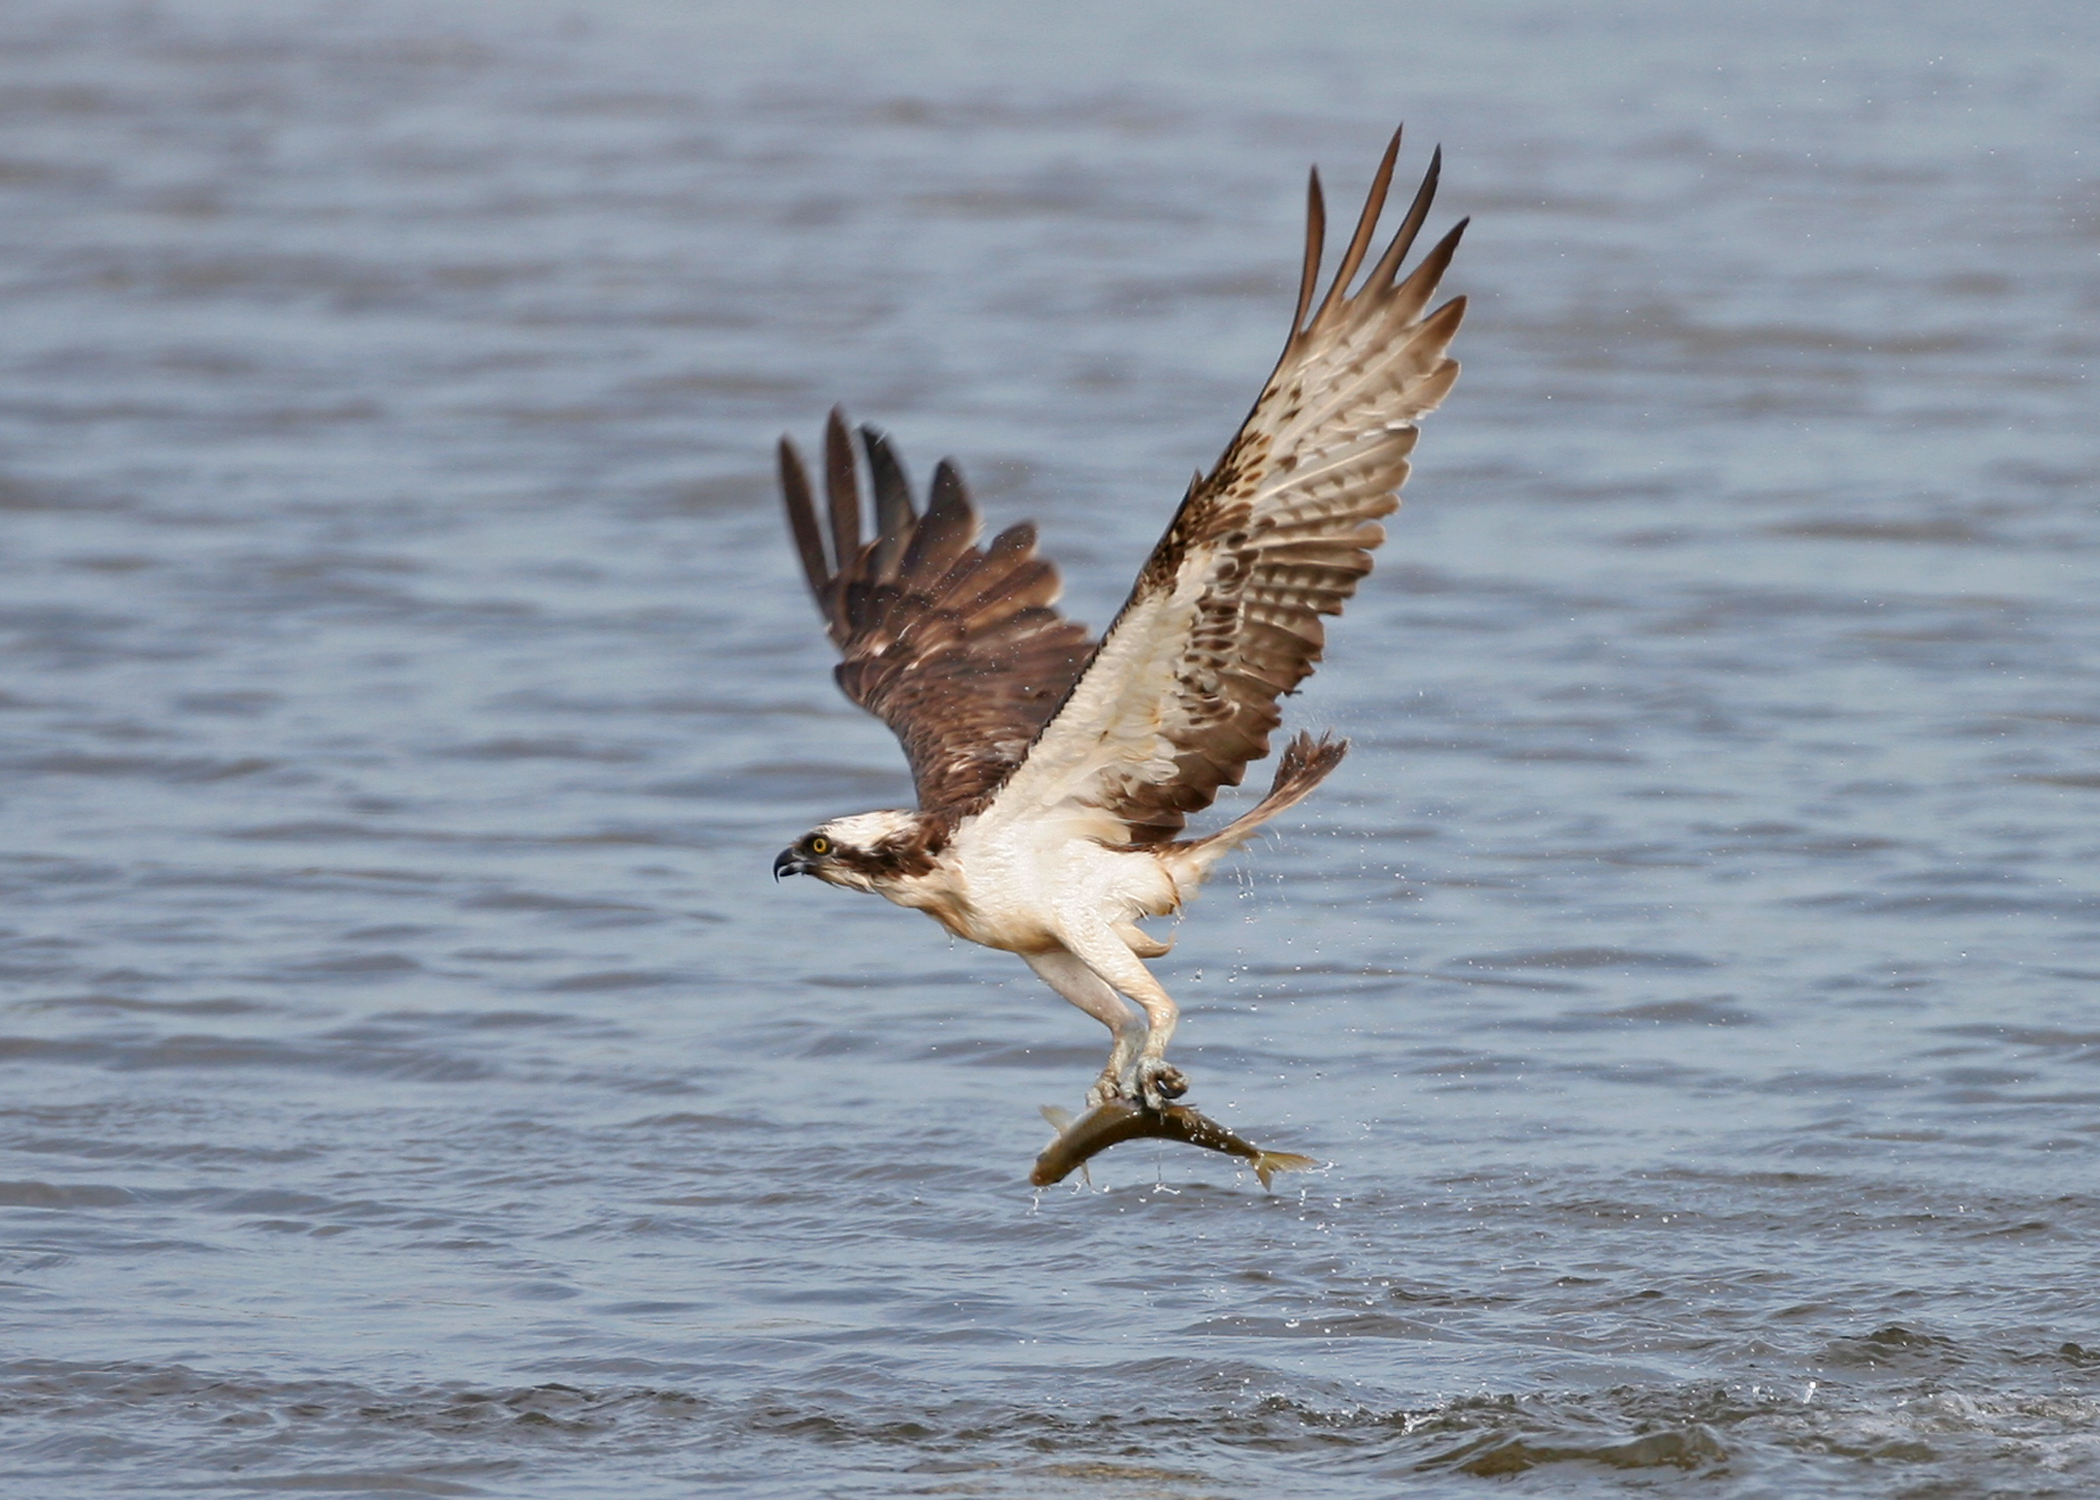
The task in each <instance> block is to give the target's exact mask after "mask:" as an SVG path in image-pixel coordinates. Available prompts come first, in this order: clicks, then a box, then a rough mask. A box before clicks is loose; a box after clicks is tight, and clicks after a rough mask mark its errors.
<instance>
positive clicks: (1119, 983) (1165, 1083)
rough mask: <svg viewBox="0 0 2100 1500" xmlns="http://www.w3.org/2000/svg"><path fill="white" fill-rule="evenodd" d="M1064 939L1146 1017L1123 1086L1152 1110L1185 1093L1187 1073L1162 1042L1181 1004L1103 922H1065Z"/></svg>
mask: <svg viewBox="0 0 2100 1500" xmlns="http://www.w3.org/2000/svg"><path fill="white" fill-rule="evenodd" d="M1065 945H1066V946H1067V947H1068V948H1070V949H1071V950H1072V953H1073V954H1075V955H1076V956H1077V957H1078V958H1079V959H1080V961H1081V962H1083V963H1084V964H1085V965H1086V967H1087V968H1089V969H1091V970H1092V971H1093V972H1094V974H1095V975H1096V976H1097V977H1098V978H1100V979H1101V980H1104V981H1106V983H1107V984H1108V985H1111V986H1113V987H1114V988H1115V989H1116V990H1117V991H1118V992H1120V993H1121V994H1123V995H1126V996H1128V997H1129V998H1130V999H1131V1000H1134V1001H1136V1002H1137V1004H1138V1005H1139V1007H1140V1008H1142V1009H1143V1010H1144V1012H1145V1019H1146V1021H1147V1022H1149V1023H1150V1024H1149V1025H1148V1027H1147V1029H1146V1031H1145V1039H1144V1045H1143V1046H1141V1047H1140V1048H1139V1049H1138V1051H1137V1060H1136V1066H1135V1067H1134V1068H1133V1069H1132V1070H1131V1073H1130V1074H1128V1075H1126V1082H1125V1084H1124V1089H1125V1092H1126V1093H1129V1094H1135V1095H1136V1096H1137V1097H1138V1098H1139V1099H1141V1100H1142V1101H1143V1102H1144V1105H1145V1107H1146V1108H1147V1109H1152V1110H1160V1109H1164V1108H1166V1106H1167V1102H1168V1101H1169V1100H1172V1099H1179V1098H1180V1097H1181V1096H1182V1095H1183V1094H1186V1093H1187V1092H1188V1091H1189V1081H1188V1077H1187V1075H1186V1074H1184V1073H1183V1072H1182V1071H1181V1069H1179V1068H1177V1067H1175V1066H1174V1065H1173V1064H1172V1063H1170V1062H1168V1061H1167V1043H1168V1042H1170V1041H1172V1040H1173V1039H1174V1027H1175V1024H1176V1023H1177V1022H1178V1021H1180V1019H1181V1007H1179V1006H1177V1005H1176V1004H1175V1003H1174V1000H1173V997H1172V996H1170V995H1169V994H1168V993H1167V992H1166V990H1164V989H1163V988H1161V986H1160V982H1159V981H1158V980H1157V979H1154V978H1153V977H1152V971H1151V970H1150V969H1148V968H1146V967H1145V965H1144V964H1143V963H1142V962H1141V961H1140V960H1139V958H1138V956H1137V955H1136V954H1135V953H1132V952H1131V951H1130V948H1129V945H1128V944H1126V943H1125V942H1124V941H1123V940H1122V939H1121V938H1119V937H1118V936H1116V934H1115V931H1114V930H1113V929H1112V928H1110V927H1108V926H1107V925H1106V924H1104V923H1090V924H1085V925H1076V926H1074V927H1070V928H1068V929H1067V930H1066V932H1065ZM1030 961H1031V962H1033V960H1030ZM1038 972H1040V971H1038Z"/></svg>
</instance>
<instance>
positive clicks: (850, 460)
mask: <svg viewBox="0 0 2100 1500" xmlns="http://www.w3.org/2000/svg"><path fill="white" fill-rule="evenodd" d="M860 437H861V446H862V449H863V451H864V453H865V455H866V459H867V466H868V476H869V479H870V481H871V483H872V488H873V489H874V493H875V532H874V536H873V537H872V539H870V540H868V541H866V542H863V541H862V539H861V522H862V514H861V498H860V474H859V465H858V463H857V462H856V459H855V455H854V451H853V447H854V445H853V441H852V438H851V437H850V436H849V434H848V432H847V429H846V421H845V417H844V414H843V413H841V412H839V411H836V410H834V411H833V412H832V414H831V420H830V422H829V423H828V424H827V426H826V428H825V432H824V487H825V500H826V507H825V511H824V516H823V521H822V523H820V520H819V515H818V511H817V507H816V503H815V499H814V497H813V495H812V493H811V490H810V484H809V476H808V473H807V471H806V470H805V469H804V468H803V465H802V457H801V454H800V453H798V452H797V451H796V449H795V445H794V444H793V443H792V442H790V441H789V440H788V439H786V438H782V439H781V441H780V486H781V491H782V493H783V495H784V497H785V499H786V501H787V514H788V529H789V530H790V532H791V533H792V534H793V536H794V539H795V550H796V551H797V553H799V554H800V556H801V559H802V569H803V572H804V573H805V574H806V575H807V576H808V578H809V586H810V591H811V592H812V593H814V594H815V595H816V599H817V608H818V610H819V612H820V613H821V614H822V615H823V617H824V624H825V628H826V630H828V631H829V632H830V635H831V639H832V641H833V643H834V644H835V645H837V647H838V648H839V652H840V654H841V655H842V656H844V658H845V660H843V661H842V662H840V663H839V665H838V669H837V676H838V684H839V687H840V688H841V689H843V690H844V692H845V694H846V696H847V697H848V698H851V699H852V700H853V701H854V702H855V703H857V704H859V705H860V706H861V707H862V708H865V709H866V710H867V711H868V712H869V713H872V714H874V715H875V716H876V717H877V718H879V719H881V720H882V721H883V722H884V723H885V724H887V725H889V727H890V729H891V731H892V732H893V733H895V734H896V736H897V738H898V740H899V741H901V742H902V743H903V746H904V754H905V758H906V760H908V761H909V762H910V764H911V772H912V781H913V783H914V785H915V786H916V788H917V791H918V798H919V806H920V807H921V809H923V810H925V811H928V812H936V811H953V810H956V809H958V808H960V807H962V806H964V805H966V804H968V803H970V802H972V801H974V800H975V799H977V798H978V797H980V796H982V795H983V794H984V793H985V792H987V791H988V790H990V789H991V788H992V787H994V786H996V785H997V784H998V783H999V782H1000V781H1001V780H1002V779H1003V778H1004V777H1005V776H1006V774H1007V773H1008V772H1009V771H1010V770H1011V769H1012V768H1013V766H1014V764H1015V763H1016V762H1018V761H1019V760H1020V758H1021V757H1022V755H1023V754H1025V753H1026V751H1027V748H1028V745H1029V743H1030V741H1032V740H1033V739H1034V738H1035V736H1036V733H1037V731H1039V730H1040V729H1041V728H1042V726H1043V723H1044V721H1045V720H1046V719H1048V718H1049V716H1050V714H1051V712H1052V710H1053V709H1055V707H1056V706H1057V704H1058V703H1059V702H1060V701H1061V700H1062V699H1063V698H1064V697H1065V695H1066V693H1067V692H1068V691H1069V690H1070V688H1071V686H1072V683H1073V680H1074V679H1075V678H1077V677H1078V675H1079V669H1080V667H1081V666H1082V665H1083V664H1084V663H1085V661H1086V659H1087V657H1088V655H1089V653H1090V652H1091V651H1092V649H1093V642H1092V640H1091V639H1090V638H1089V637H1088V635H1087V631H1086V627H1084V626H1083V625H1079V624H1076V623H1074V622H1073V621H1070V620H1067V619H1065V618H1064V616H1063V615H1061V614H1059V613H1058V611H1057V610H1056V609H1055V608H1053V607H1052V605H1053V604H1054V602H1055V600H1056V599H1057V596H1058V593H1059V591H1060V588H1061V585H1060V582H1059V580H1058V576H1057V569H1056V567H1055V566H1054V565H1052V564H1051V563H1050V561H1049V560H1048V559H1046V558H1042V557H1038V556H1037V555H1036V551H1035V528H1034V527H1033V526H1031V525H1029V524H1027V523H1025V522H1024V523H1022V524H1021V525H1018V526H1010V527H1008V528H1007V529H1006V530H1005V531H1002V532H1000V533H999V535H998V536H996V537H994V538H993V539H992V544H991V546H990V547H988V548H983V549H980V548H978V547H977V546H976V545H975V543H976V540H977V535H978V532H979V530H980V523H979V521H978V518H977V512H976V510H975V508H974V507H972V505H971V504H970V497H969V494H968V492H967V491H966V490H965V489H964V488H963V482H962V476H961V475H960V474H958V473H957V472H956V470H955V468H954V466H953V465H951V464H949V463H947V462H945V461H943V462H942V463H941V465H940V466H939V467H938V468H937V469H935V471H934V476H933V486H932V492H931V496H930V499H929V503H928V505H927V507H926V511H925V513H924V514H923V515H920V514H916V513H915V512H914V510H913V508H912V501H911V491H910V487H909V485H908V483H907V481H906V479H905V476H904V469H903V466H902V465H901V464H900V463H899V462H898V461H897V457H896V454H895V453H894V452H893V451H892V450H891V448H890V445H889V442H888V440H887V439H886V438H884V436H883V435H882V434H881V433H880V432H878V431H876V430H875V429H874V428H872V427H863V428H861V430H860ZM827 542H828V544H829V545H828V549H827Z"/></svg>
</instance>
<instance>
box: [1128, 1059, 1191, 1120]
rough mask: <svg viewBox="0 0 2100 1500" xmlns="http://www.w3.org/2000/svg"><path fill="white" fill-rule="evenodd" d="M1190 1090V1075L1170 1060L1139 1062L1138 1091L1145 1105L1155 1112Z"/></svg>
mask: <svg viewBox="0 0 2100 1500" xmlns="http://www.w3.org/2000/svg"><path fill="white" fill-rule="evenodd" d="M1188 1091H1189V1080H1188V1075H1187V1074H1186V1073H1183V1072H1182V1071H1181V1069H1179V1068H1177V1067H1175V1066H1174V1065H1173V1064H1172V1063H1169V1062H1153V1063H1140V1064H1138V1092H1139V1093H1140V1094H1141V1095H1142V1096H1143V1097H1144V1101H1145V1107H1146V1108H1147V1109H1149V1110H1153V1111H1155V1112H1157V1111H1159V1110H1163V1109H1165V1108H1166V1107H1167V1104H1168V1102H1169V1101H1171V1100H1174V1099H1179V1098H1180V1097H1181V1096H1182V1095H1183V1094H1186V1093H1187V1092H1188Z"/></svg>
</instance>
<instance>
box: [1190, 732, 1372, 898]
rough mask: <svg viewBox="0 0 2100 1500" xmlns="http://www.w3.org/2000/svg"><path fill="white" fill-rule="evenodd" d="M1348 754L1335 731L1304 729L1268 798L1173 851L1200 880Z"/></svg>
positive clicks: (1287, 750) (1289, 749)
mask: <svg viewBox="0 0 2100 1500" xmlns="http://www.w3.org/2000/svg"><path fill="white" fill-rule="evenodd" d="M1348 753H1349V742H1348V741H1347V740H1340V739H1336V738H1335V737H1334V736H1333V735H1331V734H1323V735H1320V736H1319V737H1318V738H1317V739H1316V738H1314V737H1313V736H1312V735H1310V734H1306V733H1304V732H1303V731H1301V732H1299V733H1298V734H1295V735H1293V736H1292V737H1291V742H1290V743H1289V744H1288V745H1286V746H1284V747H1283V755H1282V756H1281V757H1280V758H1279V759H1278V760H1277V762H1276V779H1275V780H1274V781H1272V782H1270V783H1269V794H1268V795H1267V796H1266V797H1264V798H1262V799H1261V801H1259V802H1257V803H1255V804H1254V806H1252V807H1251V808H1249V809H1248V810H1247V811H1246V812H1244V813H1242V814H1240V816H1239V817H1237V818H1234V819H1233V820H1232V821H1231V822H1230V823H1227V824H1226V825H1225V826H1224V827H1223V828H1220V829H1219V830H1218V831H1217V832H1216V833H1213V834H1211V835H1209V836H1208V837H1207V838H1200V839H1191V840H1189V841H1188V842H1186V843H1180V844H1175V845H1172V846H1171V847H1172V850H1173V852H1174V853H1175V854H1177V855H1179V856H1181V859H1182V861H1183V862H1185V863H1186V864H1187V865H1189V866H1192V867H1193V868H1191V869H1190V871H1189V873H1190V874H1193V875H1194V876H1195V878H1196V879H1197V880H1199V881H1200V880H1201V879H1202V878H1203V877H1204V876H1206V875H1208V874H1209V873H1210V868H1211V866H1212V865H1214V864H1216V863H1217V862H1218V861H1219V860H1221V859H1223V858H1224V857H1225V856H1226V855H1228V854H1230V853H1231V852H1232V851H1233V850H1235V849H1237V848H1239V846H1240V845H1242V844H1244V843H1246V842H1247V840H1249V839H1251V838H1253V837H1254V835H1255V834H1256V833H1258V832H1259V831H1260V830H1261V825H1262V824H1264V823H1266V822H1268V821H1269V819H1271V818H1273V817H1275V816H1276V815H1277V814H1278V813H1280V812H1284V811H1286V810H1288V809H1289V808H1293V807H1296V806H1297V805H1298V804H1299V803H1300V802H1303V801H1304V800H1305V799H1306V797H1308V796H1309V795H1311V793H1312V789H1313V788H1314V787H1316V786H1318V785H1319V784H1320V783H1321V782H1323V781H1325V780H1326V779H1327V773H1328V772H1330V771H1332V770H1333V769H1334V768H1335V767H1336V766H1338V765H1340V764H1341V763H1342V757H1343V756H1345V755H1347V754H1348Z"/></svg>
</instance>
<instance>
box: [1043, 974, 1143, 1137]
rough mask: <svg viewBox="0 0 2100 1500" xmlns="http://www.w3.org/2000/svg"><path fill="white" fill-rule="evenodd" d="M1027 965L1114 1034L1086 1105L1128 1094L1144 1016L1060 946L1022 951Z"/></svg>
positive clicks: (1124, 1096)
mask: <svg viewBox="0 0 2100 1500" xmlns="http://www.w3.org/2000/svg"><path fill="white" fill-rule="evenodd" d="M1021 956H1022V957H1023V958H1024V959H1026V960H1027V961H1028V967H1029V968H1031V969H1033V970H1035V972H1036V973H1037V974H1038V975H1039V976H1040V977H1041V978H1042V981H1043V983H1045V984H1047V985H1049V986H1050V988H1052V989H1053V990H1056V991H1057V992H1058V993H1059V994H1060V995H1062V996H1064V997H1065V998H1066V999H1067V1000H1069V1001H1071V1002H1072V1003H1073V1004H1074V1005H1076V1006H1078V1007H1079V1008H1080V1009H1081V1010H1083V1011H1085V1012H1086V1013H1087V1014H1088V1015H1090V1016H1092V1017H1093V1018H1094V1019H1095V1020H1097V1021H1099V1022H1100V1023H1101V1024H1102V1025H1103V1026H1106V1027H1107V1028H1108V1029H1109V1030H1110V1031H1111V1032H1113V1033H1114V1034H1115V1038H1116V1044H1115V1047H1114V1048H1113V1049H1112V1050H1111V1051H1110V1052H1109V1054H1108V1066H1107V1067H1105V1068H1103V1069H1102V1070H1101V1076H1100V1077H1099V1078H1098V1079H1096V1080H1095V1081H1094V1086H1093V1088H1091V1089H1090V1090H1088V1091H1087V1096H1086V1106H1087V1108H1088V1109H1092V1108H1093V1107H1094V1106H1095V1105H1097V1104H1103V1103H1106V1102H1107V1101H1108V1100H1110V1099H1121V1098H1127V1097H1129V1095H1130V1093H1131V1088H1130V1084H1129V1081H1128V1079H1129V1074H1130V1070H1131V1068H1132V1066H1133V1065H1134V1064H1135V1062H1136V1060H1137V1056H1138V1051H1139V1049H1140V1048H1141V1047H1142V1046H1143V1045H1144V1042H1145V1018H1144V1016H1143V1015H1141V1014H1140V1013H1139V1011H1138V1008H1137V1007H1136V1006H1134V1005H1132V1004H1131V1003H1130V1002H1129V1001H1128V1000H1125V999H1124V998H1123V997H1122V996H1121V995H1119V994H1117V993H1116V992H1115V989H1114V987H1113V986H1111V985H1109V984H1107V983H1106V982H1105V981H1103V980H1102V978H1101V976H1100V975H1098V974H1096V973H1095V972H1094V971H1093V970H1092V969H1090V968H1089V967H1087V965H1086V964H1084V963H1082V962H1081V961H1080V960H1079V959H1078V958H1077V957H1075V956H1074V955H1072V954H1070V953H1067V952H1065V951H1064V950H1063V949H1053V950H1051V951H1050V952H1048V953H1024V954H1022V955H1021Z"/></svg>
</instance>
